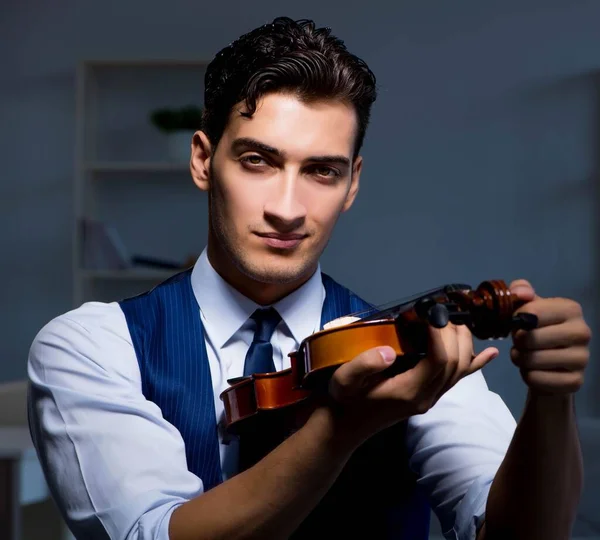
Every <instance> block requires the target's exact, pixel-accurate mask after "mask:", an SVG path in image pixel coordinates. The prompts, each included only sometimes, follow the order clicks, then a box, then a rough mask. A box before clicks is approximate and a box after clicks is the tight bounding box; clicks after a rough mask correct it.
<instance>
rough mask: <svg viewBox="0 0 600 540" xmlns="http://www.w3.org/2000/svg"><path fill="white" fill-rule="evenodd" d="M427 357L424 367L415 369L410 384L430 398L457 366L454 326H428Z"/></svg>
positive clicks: (452, 374)
mask: <svg viewBox="0 0 600 540" xmlns="http://www.w3.org/2000/svg"><path fill="white" fill-rule="evenodd" d="M427 332H428V343H427V358H426V359H425V362H423V367H424V369H422V370H418V371H415V373H414V375H415V376H414V377H413V380H412V384H413V385H414V386H415V387H416V388H418V389H419V391H420V393H421V394H422V395H428V396H430V397H431V398H432V399H433V398H435V396H436V395H437V394H438V393H439V392H440V391H441V389H442V388H443V387H444V386H445V385H446V383H447V382H448V380H449V379H451V378H452V377H453V376H454V374H455V373H456V371H457V369H458V366H459V350H458V337H457V333H456V326H455V325H453V324H448V325H447V326H445V327H444V328H434V327H433V326H428V329H427Z"/></svg>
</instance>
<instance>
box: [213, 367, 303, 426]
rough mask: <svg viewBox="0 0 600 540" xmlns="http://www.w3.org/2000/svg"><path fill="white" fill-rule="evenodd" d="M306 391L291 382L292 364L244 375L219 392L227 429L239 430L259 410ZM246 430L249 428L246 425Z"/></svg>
mask: <svg viewBox="0 0 600 540" xmlns="http://www.w3.org/2000/svg"><path fill="white" fill-rule="evenodd" d="M308 395H309V391H308V390H306V389H303V388H300V387H297V386H296V385H295V384H294V375H293V373H292V368H288V369H284V370H282V371H276V372H274V373H257V374H255V375H254V376H253V377H244V378H242V379H241V380H239V381H238V382H235V383H234V384H233V385H232V386H230V387H229V388H228V389H227V390H225V392H223V393H222V394H221V399H222V401H223V405H224V408H225V418H226V419H227V429H228V430H229V432H230V433H233V434H239V431H240V424H241V423H242V422H243V421H249V420H250V419H252V418H253V417H255V416H256V415H258V414H261V413H263V414H264V413H266V412H268V411H274V410H278V409H282V408H285V407H290V406H292V405H295V404H296V403H298V402H300V401H303V400H304V399H306V398H307V397H308ZM247 430H250V428H249V427H247Z"/></svg>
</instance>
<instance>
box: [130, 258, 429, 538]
mask: <svg viewBox="0 0 600 540" xmlns="http://www.w3.org/2000/svg"><path fill="white" fill-rule="evenodd" d="M323 285H324V287H325V292H326V297H325V303H324V305H323V310H322V316H321V326H323V325H324V324H325V323H327V322H329V321H331V320H333V319H335V318H337V317H341V316H344V315H348V314H351V313H356V312H357V311H362V310H364V309H368V308H370V307H371V306H369V304H367V303H366V302H364V301H363V300H361V299H360V298H359V297H358V296H356V295H355V294H354V293H352V292H351V291H349V290H348V289H347V288H345V287H343V286H341V285H339V284H338V283H336V282H335V281H334V280H333V279H331V278H330V277H328V276H327V275H325V274H323ZM120 306H121V309H122V310H123V313H124V314H125V318H126V320H127V324H128V327H129V332H130V334H131V338H132V342H133V346H134V348H135V352H136V355H137V359H138V362H139V367H140V372H141V379H142V391H143V393H144V396H145V397H146V398H147V399H148V400H150V401H153V402H154V403H156V404H157V405H158V407H159V408H160V409H161V411H162V414H163V416H164V418H165V419H166V420H167V421H168V422H170V423H171V424H172V425H173V426H175V427H176V428H177V429H178V430H179V432H180V433H181V436H182V437H183V440H184V442H185V450H186V457H187V465H188V469H189V470H190V471H191V472H193V473H194V474H195V475H197V476H198V477H199V478H201V479H202V481H203V483H204V489H205V490H209V489H211V488H212V487H214V486H216V485H217V484H219V483H220V482H221V481H222V477H221V465H220V457H219V442H218V435H217V419H216V415H215V410H214V395H213V389H212V381H211V375H210V368H209V363H208V356H207V352H206V345H205V341H204V334H203V329H202V322H201V319H200V315H199V306H198V303H197V302H196V298H195V296H194V293H193V291H192V286H191V269H189V270H186V271H184V272H181V273H179V274H176V275H175V276H173V277H172V278H170V279H168V280H167V281H165V282H163V283H161V284H160V285H158V286H156V287H155V288H153V289H152V290H150V291H148V292H146V293H143V294H141V295H138V296H135V297H132V298H128V299H125V300H123V301H121V302H120ZM404 430H405V424H403V423H401V424H398V425H396V426H394V427H392V428H389V429H387V430H384V431H383V432H381V433H379V434H377V435H376V436H374V437H372V438H371V439H369V440H368V441H367V442H366V443H365V444H364V445H362V446H361V447H360V448H359V449H358V450H357V451H356V452H355V453H354V454H353V456H352V458H351V459H350V461H349V462H348V464H347V466H346V467H345V468H344V471H343V472H342V474H341V475H340V476H339V477H338V479H337V480H336V482H335V484H334V485H333V486H332V488H331V489H330V490H329V491H328V493H327V494H326V495H325V497H324V498H323V500H322V501H321V502H320V503H319V505H318V506H317V507H316V508H315V510H314V511H313V512H312V513H311V514H310V515H309V517H308V518H307V519H306V520H305V522H304V523H303V524H302V525H301V526H300V528H299V529H298V530H297V532H296V533H295V534H294V536H293V538H298V539H300V538H315V537H325V536H329V537H342V536H346V535H349V536H350V537H363V538H386V539H387V538H390V539H391V538H395V539H399V540H426V539H427V538H428V536H429V519H430V508H429V504H428V502H427V499H426V497H425V496H424V494H423V493H422V492H421V491H420V490H419V489H418V487H417V486H416V483H415V478H414V476H413V475H412V473H411V472H410V470H409V469H408V456H407V455H406V451H405V447H404Z"/></svg>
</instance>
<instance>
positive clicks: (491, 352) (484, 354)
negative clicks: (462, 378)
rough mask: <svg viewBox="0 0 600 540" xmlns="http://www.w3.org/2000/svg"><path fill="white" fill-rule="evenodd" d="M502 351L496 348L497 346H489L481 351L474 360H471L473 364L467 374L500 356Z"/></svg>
mask: <svg viewBox="0 0 600 540" xmlns="http://www.w3.org/2000/svg"><path fill="white" fill-rule="evenodd" d="M499 354H500V351H499V350H498V349H496V347H488V348H487V349H484V350H483V351H481V352H480V353H479V354H478V355H477V356H475V358H473V360H471V364H470V366H469V370H468V373H467V375H471V373H475V372H476V371H479V370H480V369H483V368H484V367H485V366H486V364H488V363H489V362H491V361H492V360H494V358H498V355H499Z"/></svg>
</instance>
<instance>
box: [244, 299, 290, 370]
mask: <svg viewBox="0 0 600 540" xmlns="http://www.w3.org/2000/svg"><path fill="white" fill-rule="evenodd" d="M251 319H254V321H255V322H256V331H255V332H254V339H253V341H252V343H251V344H250V348H249V349H248V352H247V353H246V361H245V363H244V376H245V377H248V376H250V375H252V374H253V373H271V372H273V371H275V364H274V363H273V345H271V336H272V335H273V332H274V331H275V327H276V326H277V325H278V324H279V321H281V316H280V315H279V313H277V311H276V310H275V309H274V308H267V309H257V310H256V311H255V312H254V313H253V314H252V317H251Z"/></svg>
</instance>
